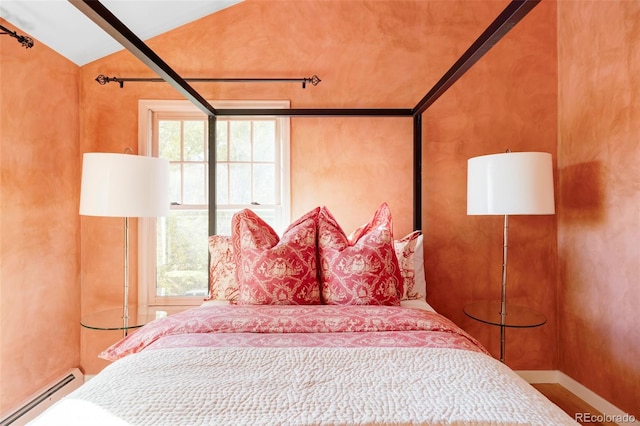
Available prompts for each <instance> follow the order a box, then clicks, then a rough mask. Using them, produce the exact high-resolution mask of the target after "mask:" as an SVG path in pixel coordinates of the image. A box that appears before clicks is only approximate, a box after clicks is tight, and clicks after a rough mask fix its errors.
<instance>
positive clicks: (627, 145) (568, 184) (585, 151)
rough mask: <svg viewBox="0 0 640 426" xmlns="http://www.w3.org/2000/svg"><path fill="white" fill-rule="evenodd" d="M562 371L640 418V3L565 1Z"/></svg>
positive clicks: (561, 12) (561, 13)
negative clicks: (639, 47) (639, 310)
mask: <svg viewBox="0 0 640 426" xmlns="http://www.w3.org/2000/svg"><path fill="white" fill-rule="evenodd" d="M558 39H559V52H558V53H559V63H558V68H559V84H558V85H559V88H560V89H559V160H558V166H559V169H560V209H559V214H558V218H559V231H558V251H559V259H560V282H559V290H560V291H559V304H558V307H559V319H560V323H561V324H562V327H561V328H560V334H559V337H560V339H559V342H560V346H559V367H560V370H562V371H563V372H565V373H566V374H568V375H569V376H571V377H573V378H574V379H576V380H577V381H579V382H580V383H582V384H584V385H585V386H587V387H589V388H590V389H592V390H593V391H595V392H596V393H598V394H599V395H601V396H602V397H604V398H606V399H607V400H609V401H611V402H612V403H613V404H615V405H617V406H618V407H619V408H621V409H623V410H625V411H627V412H629V413H632V414H634V415H635V416H636V418H640V331H639V329H638V324H640V314H638V303H639V302H640V243H639V242H638V241H639V240H638V237H639V236H640V166H639V165H640V141H639V138H640V50H639V49H638V40H640V3H638V2H637V1H625V0H621V1H609V2H601V1H590V2H580V3H577V2H565V1H561V2H558Z"/></svg>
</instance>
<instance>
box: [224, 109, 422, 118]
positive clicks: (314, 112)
mask: <svg viewBox="0 0 640 426" xmlns="http://www.w3.org/2000/svg"><path fill="white" fill-rule="evenodd" d="M216 114H217V115H219V116H229V117H248V116H265V115H268V116H281V117H411V116H412V115H413V112H412V110H411V109H409V108H406V109H402V108H397V109H383V108H314V109H308V108H307V109H305V108H302V109H231V108H229V109H221V108H218V109H217V110H216Z"/></svg>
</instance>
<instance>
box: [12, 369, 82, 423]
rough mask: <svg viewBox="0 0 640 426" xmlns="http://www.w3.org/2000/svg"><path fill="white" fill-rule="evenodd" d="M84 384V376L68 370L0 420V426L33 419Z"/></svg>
mask: <svg viewBox="0 0 640 426" xmlns="http://www.w3.org/2000/svg"><path fill="white" fill-rule="evenodd" d="M82 383H84V376H83V375H82V372H80V370H78V369H77V368H74V369H72V370H70V371H69V372H68V373H67V374H65V375H64V376H63V377H62V378H61V379H60V380H58V381H57V382H55V383H52V384H50V385H49V386H46V387H44V388H42V389H41V391H40V392H37V393H36V394H35V395H33V396H32V397H31V398H30V399H29V400H28V402H27V403H25V404H23V405H22V406H20V408H18V409H17V410H15V411H13V412H12V413H11V414H9V415H8V416H7V417H5V418H3V419H2V420H0V426H8V425H12V426H20V425H24V424H26V423H27V422H28V421H30V420H33V419H35V418H36V417H37V416H38V415H39V414H40V413H42V412H43V411H44V410H46V409H47V408H48V407H50V406H51V405H53V403H54V402H56V401H58V400H60V399H62V397H64V396H65V395H67V394H69V393H71V391H73V390H75V389H77V388H78V387H80V385H82Z"/></svg>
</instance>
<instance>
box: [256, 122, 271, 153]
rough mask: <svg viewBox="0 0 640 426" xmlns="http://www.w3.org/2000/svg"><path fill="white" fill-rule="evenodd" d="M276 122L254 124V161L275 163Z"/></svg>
mask: <svg viewBox="0 0 640 426" xmlns="http://www.w3.org/2000/svg"><path fill="white" fill-rule="evenodd" d="M275 128H276V123H275V121H254V122H253V161H275V159H276V132H275Z"/></svg>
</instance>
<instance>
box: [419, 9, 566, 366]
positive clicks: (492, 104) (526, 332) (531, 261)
mask: <svg viewBox="0 0 640 426" xmlns="http://www.w3.org/2000/svg"><path fill="white" fill-rule="evenodd" d="M495 14H497V12H494V15H495ZM555 24H556V9H555V3H554V2H544V1H543V2H541V3H540V4H538V6H536V7H535V8H534V9H533V10H532V11H531V12H530V13H529V14H528V15H527V16H526V17H525V18H524V19H523V20H522V21H521V22H520V24H518V26H516V27H515V28H514V29H513V30H512V31H511V32H510V33H509V34H507V36H506V37H504V38H503V39H502V40H501V41H500V42H499V43H498V44H497V45H496V46H494V48H493V49H492V50H491V51H489V52H488V53H487V55H486V56H484V57H483V58H482V59H481V60H480V61H479V62H478V63H476V65H474V67H473V68H472V69H471V70H469V71H468V72H467V73H466V74H465V75H464V76H463V77H462V78H461V79H460V80H459V81H458V82H457V83H456V84H455V85H454V86H452V87H451V88H450V89H449V91H447V93H445V95H444V96H443V97H442V98H441V99H439V100H438V101H437V102H436V103H435V104H434V105H433V106H432V107H431V108H429V109H428V110H427V112H426V113H425V114H424V117H423V121H424V124H425V125H424V132H423V133H424V157H423V168H424V175H423V182H424V188H423V198H424V214H423V218H424V223H425V226H424V229H425V235H426V238H425V252H426V253H425V262H426V271H427V284H428V293H429V294H428V301H429V302H430V303H431V304H432V305H433V306H434V307H435V308H436V309H437V310H438V311H440V312H442V313H443V314H444V315H446V316H448V317H449V318H451V319H453V320H454V321H455V322H456V323H458V324H460V325H462V326H463V328H465V329H466V330H467V331H469V332H470V333H471V334H472V335H474V336H476V337H477V338H479V339H480V340H481V341H482V343H483V344H485V346H486V347H487V349H489V350H490V351H491V353H492V354H493V355H494V356H496V357H498V356H499V353H500V334H499V329H498V328H497V327H494V326H489V325H485V324H482V323H479V322H477V321H475V320H472V319H470V318H467V317H466V316H465V315H464V313H463V307H464V305H465V304H467V303H470V302H472V301H478V300H500V284H501V268H502V235H503V220H504V218H503V217H502V216H467V214H466V202H467V201H466V200H467V194H466V179H467V160H468V159H469V158H471V157H475V156H478V155H485V154H495V153H501V152H505V150H506V149H510V150H511V151H544V152H549V153H551V154H552V156H553V158H554V161H555V159H556V127H557V125H556V107H557V87H556V27H555ZM441 31H443V32H446V28H442V29H441ZM443 43H445V44H444V45H441V46H440V49H442V50H445V49H447V48H455V46H457V45H458V44H459V43H460V41H459V40H456V39H455V38H453V39H452V40H449V39H445V40H443ZM508 255H509V256H508V273H507V300H508V302H509V303H512V304H514V305H520V306H526V307H529V308H532V309H535V310H537V311H538V312H541V313H543V314H544V315H545V316H546V318H547V323H546V324H545V325H544V326H542V327H538V328H533V329H508V330H507V331H506V352H505V355H506V363H507V364H508V365H509V366H510V367H512V368H514V369H525V370H526V369H545V370H546V369H555V368H556V335H557V330H558V322H557V319H556V274H557V251H556V217H555V216H511V217H510V220H509V248H508Z"/></svg>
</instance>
